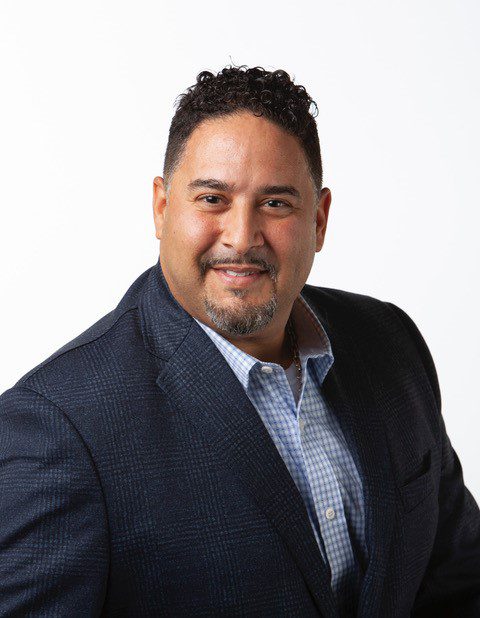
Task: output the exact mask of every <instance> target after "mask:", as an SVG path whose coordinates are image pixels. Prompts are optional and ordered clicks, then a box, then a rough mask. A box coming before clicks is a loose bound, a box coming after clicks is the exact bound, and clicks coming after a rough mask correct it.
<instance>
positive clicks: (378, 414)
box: [302, 286, 395, 618]
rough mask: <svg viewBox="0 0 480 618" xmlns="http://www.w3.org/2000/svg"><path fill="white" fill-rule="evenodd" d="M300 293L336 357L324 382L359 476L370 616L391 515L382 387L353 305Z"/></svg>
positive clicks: (361, 612) (364, 603)
mask: <svg viewBox="0 0 480 618" xmlns="http://www.w3.org/2000/svg"><path fill="white" fill-rule="evenodd" d="M302 294H303V295H304V296H305V298H306V299H307V300H308V302H309V304H310V306H311V307H312V309H313V310H314V311H315V313H316V314H317V316H318V318H319V319H320V321H321V323H322V325H323V326H324V328H325V331H326V332H327V335H328V337H329V339H330V343H331V346H332V351H333V355H334V359H335V360H334V363H333V365H332V367H331V368H330V371H329V373H328V374H327V376H326V378H325V380H324V383H323V389H324V395H325V397H326V399H327V401H328V402H329V404H330V406H331V409H332V410H333V411H334V412H335V414H336V415H337V418H338V419H339V423H340V426H341V428H342V431H343V433H344V436H345V439H346V440H347V443H348V446H349V448H350V452H351V453H352V456H353V457H354V460H355V463H356V465H357V469H358V471H359V474H360V475H361V478H362V482H363V492H364V502H365V537H366V545H367V552H368V562H367V565H366V572H365V573H364V576H363V581H362V587H361V593H360V599H359V605H358V613H357V615H358V616H362V617H365V618H370V616H375V615H377V613H376V612H377V609H378V604H379V603H380V600H381V593H382V586H383V581H384V578H385V572H386V567H387V560H388V556H389V548H390V542H391V538H392V532H393V522H394V516H395V489H394V480H393V474H392V470H391V467H390V452H389V449H388V446H387V438H386V434H385V430H384V416H385V410H384V408H383V406H382V403H381V401H380V397H379V395H378V393H379V392H381V389H380V388H379V385H377V386H375V376H372V375H371V373H370V372H369V368H368V365H367V364H366V362H365V353H364V352H362V351H361V350H360V344H359V337H361V336H363V337H365V336H366V335H365V334H364V333H362V334H361V335H360V334H357V333H356V332H354V331H355V326H354V325H352V321H353V318H352V315H351V311H349V312H348V313H347V312H346V313H345V314H344V315H342V311H340V310H339V311H335V312H331V313H330V314H329V312H328V311H327V310H326V309H325V306H328V305H329V303H328V302H327V301H326V299H325V302H323V299H322V297H321V295H319V294H318V292H313V288H310V287H309V286H308V289H306V288H304V290H303V291H302ZM339 309H340V308H339ZM358 332H359V331H358ZM364 344H365V342H364ZM366 345H367V346H368V345H372V342H371V341H370V342H367V344H366Z"/></svg>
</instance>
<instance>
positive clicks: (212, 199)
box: [200, 195, 222, 206]
mask: <svg viewBox="0 0 480 618" xmlns="http://www.w3.org/2000/svg"><path fill="white" fill-rule="evenodd" d="M221 199H222V198H221V197H220V196H219V195H203V196H202V197H201V198H200V201H201V202H206V203H207V204H212V206H215V205H217V204H219V203H220V201H221Z"/></svg>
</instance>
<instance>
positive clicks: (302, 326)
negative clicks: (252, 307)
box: [194, 294, 334, 390]
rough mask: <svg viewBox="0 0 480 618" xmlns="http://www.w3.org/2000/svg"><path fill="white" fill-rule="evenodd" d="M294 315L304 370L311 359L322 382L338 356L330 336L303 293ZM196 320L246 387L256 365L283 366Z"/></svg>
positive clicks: (295, 307)
mask: <svg viewBox="0 0 480 618" xmlns="http://www.w3.org/2000/svg"><path fill="white" fill-rule="evenodd" d="M291 316H292V319H293V324H294V328H295V334H296V336H297V344H298V349H299V355H300V362H301V364H302V370H305V369H306V367H307V362H308V360H309V359H312V360H311V363H312V364H313V366H314V367H315V370H316V372H317V376H318V379H319V381H320V384H321V383H322V382H323V380H324V379H325V376H326V375H327V373H328V371H329V369H330V367H331V366H332V364H333V361H334V357H333V352H332V348H331V344H330V340H329V338H328V335H327V333H326V332H325V330H324V328H323V326H322V324H321V322H320V320H319V319H318V318H317V316H316V315H315V313H314V312H313V311H312V309H311V307H310V305H309V304H308V303H307V301H306V300H305V298H303V296H302V295H301V294H300V295H299V296H298V297H297V298H296V299H295V302H294V303H293V307H292V312H291ZM194 320H195V321H196V322H197V323H198V324H199V326H201V328H203V330H204V331H205V332H206V333H207V335H208V336H209V337H210V339H211V340H212V341H213V343H214V344H215V345H216V346H217V348H218V349H219V351H220V352H221V353H222V354H223V356H224V357H225V359H226V361H227V362H228V364H229V365H230V367H231V368H232V370H233V372H234V373H235V374H236V376H237V378H238V379H239V380H240V382H241V384H242V386H243V387H244V388H245V390H246V389H247V388H248V384H249V378H250V371H251V370H252V369H253V367H256V368H258V367H260V366H263V365H270V366H271V367H279V365H277V364H276V363H265V362H262V361H260V360H259V359H258V358H255V357H254V356H251V355H250V354H247V353H246V352H243V350H240V349H239V348H237V346H235V345H233V343H231V342H230V341H228V339H225V337H222V335H219V334H218V333H217V332H216V331H214V330H213V329H212V328H210V327H209V326H207V325H206V324H204V323H203V322H201V321H200V320H197V318H194Z"/></svg>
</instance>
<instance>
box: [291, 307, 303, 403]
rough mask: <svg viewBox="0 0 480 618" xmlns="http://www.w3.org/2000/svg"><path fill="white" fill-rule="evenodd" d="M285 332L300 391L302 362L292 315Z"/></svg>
mask: <svg viewBox="0 0 480 618" xmlns="http://www.w3.org/2000/svg"><path fill="white" fill-rule="evenodd" d="M287 333H288V336H289V337H290V344H291V348H292V352H293V362H294V363H295V367H296V369H297V383H298V392H300V390H301V388H302V363H301V362H300V354H299V352H298V344H297V337H296V335H295V329H294V328H293V320H292V316H290V317H289V318H288V322H287Z"/></svg>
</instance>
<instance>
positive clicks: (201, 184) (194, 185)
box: [187, 178, 300, 198]
mask: <svg viewBox="0 0 480 618" xmlns="http://www.w3.org/2000/svg"><path fill="white" fill-rule="evenodd" d="M201 188H207V189H216V190H217V191H234V190H235V185H231V184H229V183H228V182H224V181H223V180H217V179H216V178H196V179H195V180H192V181H191V182H189V183H188V185H187V189H189V190H190V191H191V190H193V189H201ZM258 193H261V194H264V193H265V194H269V195H270V194H275V195H279V194H282V195H292V196H293V197H298V198H300V191H298V189H296V188H295V187H294V186H292V185H264V186H263V187H259V190H258Z"/></svg>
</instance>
